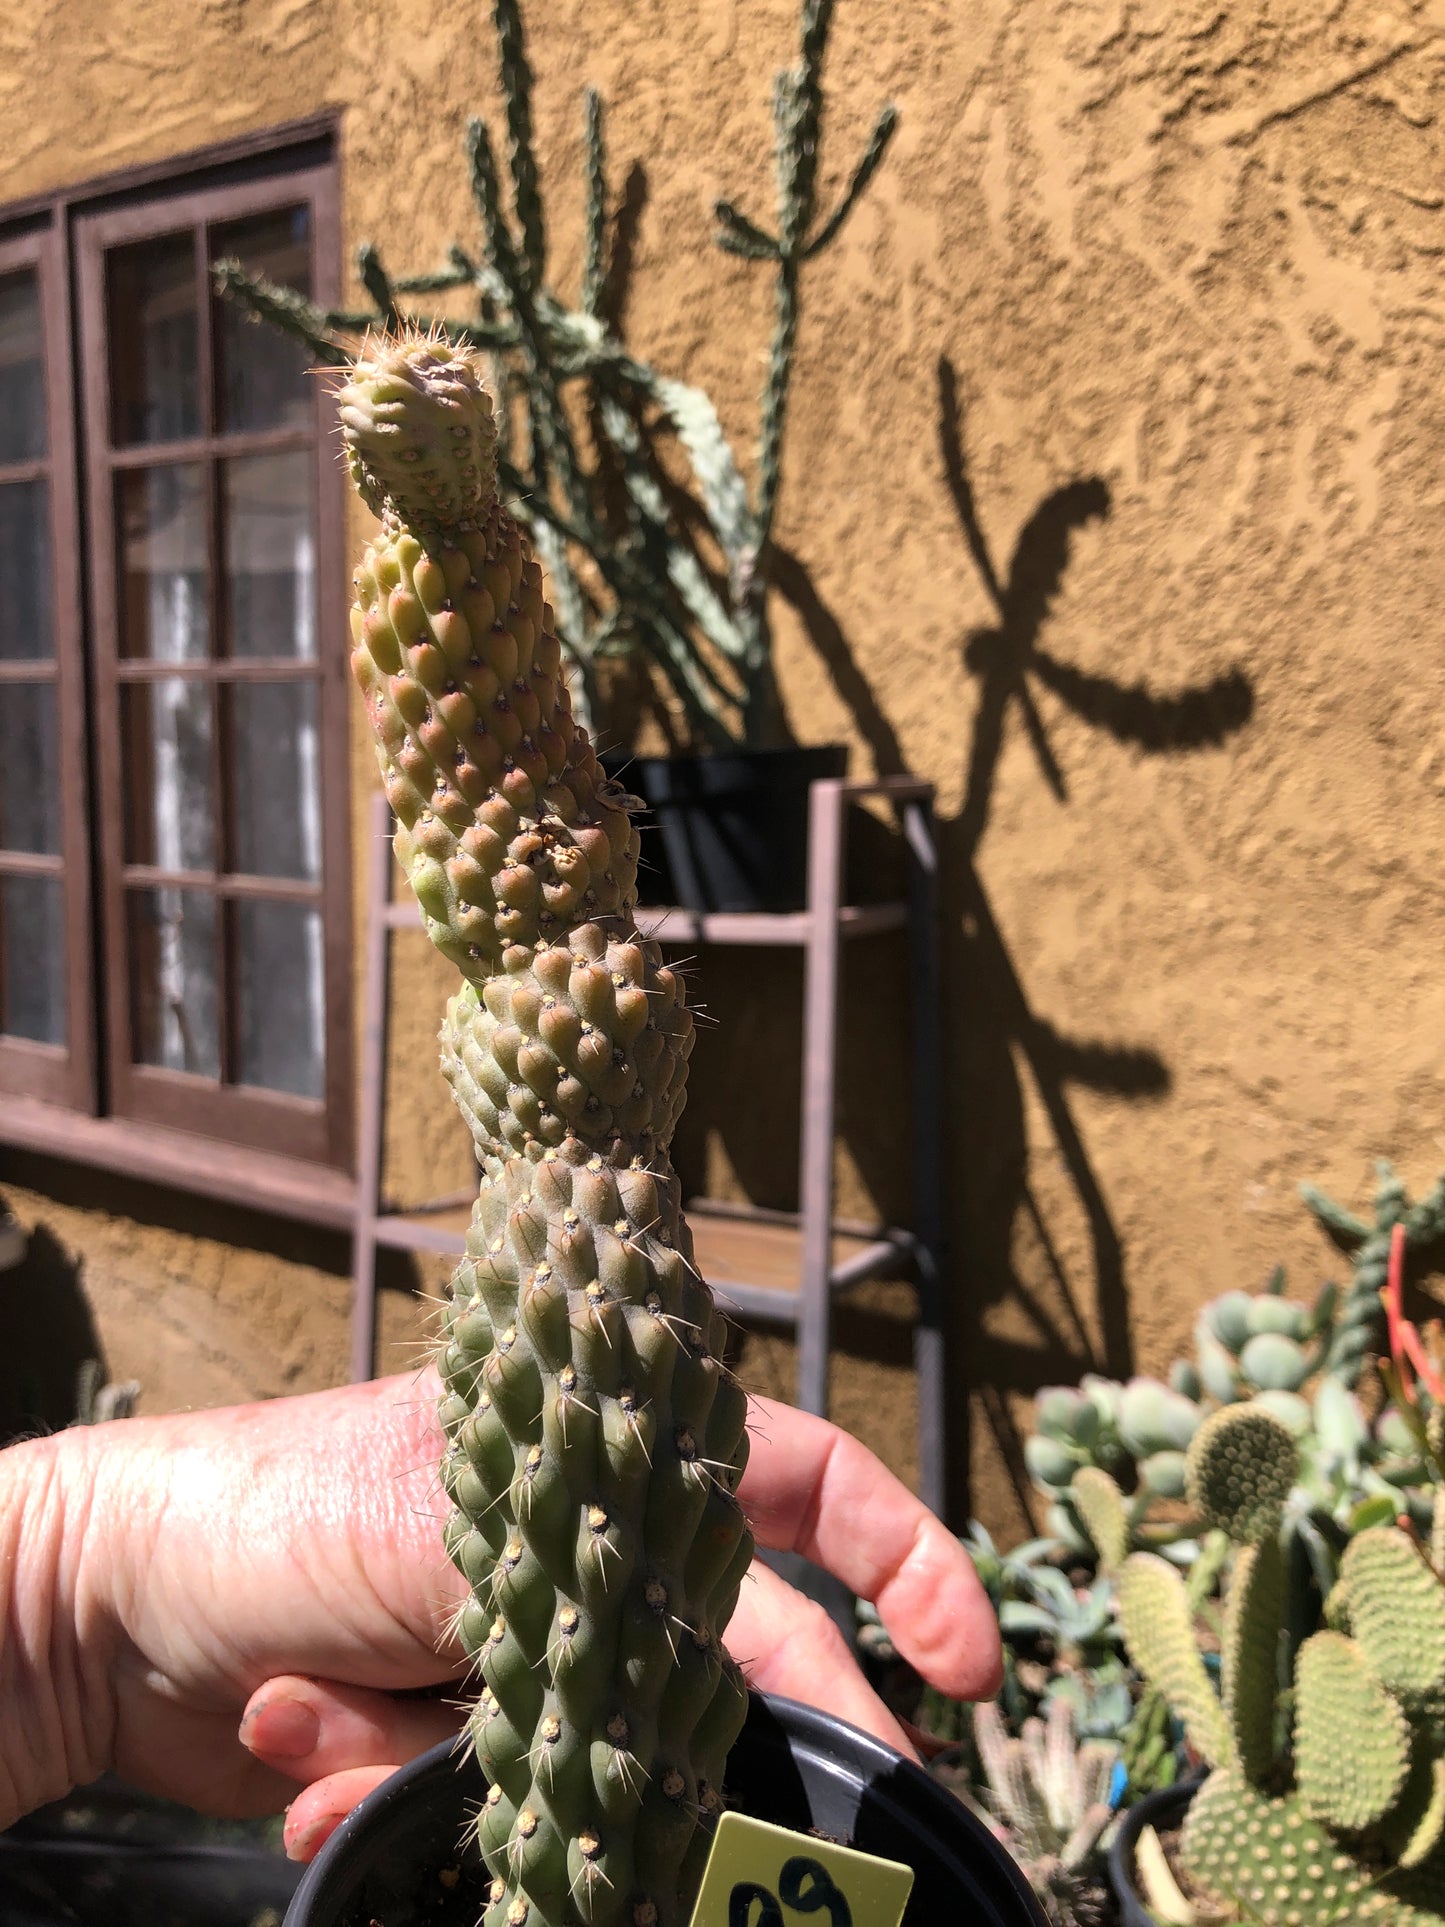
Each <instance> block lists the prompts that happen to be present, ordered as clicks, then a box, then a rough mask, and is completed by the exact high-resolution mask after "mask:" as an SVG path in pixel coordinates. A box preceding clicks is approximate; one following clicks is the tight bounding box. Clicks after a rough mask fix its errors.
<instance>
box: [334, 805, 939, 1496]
mask: <svg viewBox="0 0 1445 1927" xmlns="http://www.w3.org/2000/svg"><path fill="white" fill-rule="evenodd" d="M864 797H878V798H881V799H883V800H884V801H886V802H887V803H888V804H889V805H890V806H891V807H892V808H893V810H894V811H895V812H896V814H897V816H898V818H899V821H900V824H901V828H902V832H903V837H904V844H905V848H906V851H907V857H908V868H909V894H908V898H907V900H906V901H903V902H896V903H882V904H845V903H844V902H843V900H842V891H843V858H844V844H845V836H846V826H847V805H848V803H849V802H850V801H851V800H853V799H861V798H864ZM370 829H371V843H370V861H369V865H368V891H367V954H366V982H365V989H364V993H363V996H364V1006H363V1049H362V1080H361V1083H362V1088H361V1121H360V1151H359V1168H358V1174H357V1186H356V1211H355V1222H354V1266H353V1278H354V1284H355V1295H354V1300H353V1319H352V1375H353V1377H355V1378H369V1377H371V1376H372V1373H373V1371H374V1369H375V1347H376V1291H377V1286H376V1252H377V1248H378V1247H379V1246H385V1247H390V1248H393V1249H397V1250H404V1251H413V1252H434V1253H437V1254H440V1255H460V1253H461V1252H462V1250H463V1249H464V1237H465V1230H466V1225H467V1220H468V1217H469V1214H470V1206H471V1202H472V1198H471V1194H470V1193H468V1194H464V1195H463V1194H453V1195H451V1196H448V1197H445V1198H438V1199H435V1200H432V1201H431V1202H429V1203H427V1204H426V1205H424V1206H421V1207H418V1208H415V1209H412V1210H408V1211H406V1212H397V1211H393V1210H390V1209H388V1208H387V1206H386V1205H385V1203H384V1201H383V1199H382V1196H381V1150H382V1122H383V1118H384V1115H385V1066H386V1025H387V1001H388V1000H387V984H388V975H389V971H388V962H389V941H390V937H391V933H392V932H393V931H395V930H400V929H407V930H418V929H419V926H418V920H417V914H416V907H415V905H414V904H412V903H411V902H409V901H408V902H401V903H398V902H396V901H394V900H393V897H392V888H391V885H392V875H393V871H394V868H395V865H394V864H393V861H392V856H391V819H390V814H389V812H388V809H387V806H386V802H385V799H384V798H381V797H378V798H377V799H376V800H375V802H374V804H373V807H372V814H371V821H370ZM937 872H938V859H937V844H936V841H935V837H934V826H933V791H932V788H931V786H930V785H928V784H926V783H921V782H917V781H915V780H913V779H912V778H910V777H887V778H882V779H879V780H878V781H875V782H850V781H846V780H843V779H840V778H826V779H823V780H821V781H819V782H815V783H814V784H813V785H812V786H811V790H810V794H809V816H808V905H807V908H806V909H805V910H801V911H797V912H795V913H792V914H789V915H773V914H764V913H753V912H742V911H736V912H734V911H717V912H697V911H692V910H683V909H663V910H649V909H646V908H644V909H641V910H640V911H639V912H638V927H639V929H641V930H642V931H643V932H644V934H646V935H649V936H652V937H655V938H656V939H657V940H658V942H660V943H662V944H665V945H667V946H669V947H671V946H675V945H682V946H687V947H690V948H695V947H697V946H699V945H702V944H766V945H785V946H790V947H795V948H800V949H802V951H803V952H804V988H803V1013H802V1017H803V1021H802V1027H801V1040H800V1041H801V1049H802V1057H803V1104H802V1112H803V1116H802V1141H801V1145H800V1159H799V1200H800V1208H799V1210H798V1211H797V1212H779V1211H766V1210H762V1209H759V1208H755V1207H752V1206H747V1205H738V1204H732V1203H728V1202H724V1201H721V1200H717V1199H706V1198H694V1199H690V1200H689V1201H688V1205H687V1210H688V1216H689V1221H690V1223H691V1225H692V1231H693V1239H694V1243H695V1245H696V1248H697V1254H698V1259H699V1269H700V1270H701V1271H702V1273H703V1275H704V1277H706V1278H707V1279H708V1281H709V1283H710V1284H712V1285H713V1287H714V1288H715V1290H716V1291H717V1294H718V1298H719V1301H720V1302H721V1303H722V1304H723V1305H724V1307H725V1308H726V1309H727V1310H729V1311H730V1312H732V1313H733V1315H734V1316H736V1317H737V1318H738V1319H739V1320H740V1321H741V1322H743V1323H748V1322H757V1323H761V1324H770V1325H784V1326H788V1327H791V1328H792V1329H793V1330H795V1331H796V1333H797V1337H798V1400H797V1402H798V1404H799V1405H800V1406H801V1407H802V1408H803V1409H804V1410H805V1411H810V1412H817V1413H819V1414H823V1415H826V1413H827V1409H828V1353H829V1335H830V1325H831V1314H832V1307H833V1304H834V1301H835V1300H836V1299H837V1297H838V1296H839V1295H840V1294H842V1293H844V1292H846V1291H848V1290H850V1289H851V1288H852V1287H854V1286H856V1285H859V1284H861V1283H863V1282H864V1281H865V1280H867V1279H873V1278H899V1277H901V1278H906V1279H908V1280H910V1281H911V1283H912V1285H913V1287H914V1290H915V1293H916V1296H917V1301H918V1302H917V1316H916V1319H915V1323H914V1328H913V1352H914V1365H915V1370H916V1375H917V1387H918V1432H919V1437H918V1477H919V1492H920V1496H921V1497H922V1498H923V1500H924V1502H925V1503H926V1504H928V1505H929V1506H931V1507H932V1508H933V1509H934V1511H936V1512H939V1513H942V1512H943V1510H944V1500H945V1491H944V1406H945V1389H944V1336H943V1325H942V1307H941V1302H940V1270H939V1259H940V1244H941V1238H942V1196H941V1185H942V1167H941V1162H940V1158H939V1144H938V1124H939V1016H938V938H937V880H938V874H937ZM899 930H901V931H904V932H906V933H907V936H908V957H909V964H908V968H909V975H910V980H911V991H912V1008H913V1044H912V1059H913V1062H912V1072H913V1076H912V1113H913V1115H912V1126H913V1129H912V1154H913V1172H914V1199H913V1223H912V1225H911V1226H909V1227H907V1228H906V1229H905V1228H900V1227H897V1226H890V1225H864V1224H855V1223H845V1222H839V1221H838V1220H836V1219H835V1216H834V1201H833V1189H834V1187H833V1151H834V1140H835V1130H836V1109H837V1079H838V1010H839V993H840V988H841V979H842V962H843V953H844V950H845V947H846V946H847V944H848V943H849V942H851V941H853V940H856V939H858V938H861V937H866V936H873V935H877V934H879V933H882V932H886V931H899Z"/></svg>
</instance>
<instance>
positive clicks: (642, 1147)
mask: <svg viewBox="0 0 1445 1927" xmlns="http://www.w3.org/2000/svg"><path fill="white" fill-rule="evenodd" d="M478 359H479V358H478V357H477V356H476V355H475V353H474V352H473V351H470V350H467V349H458V348H454V347H451V346H449V345H448V344H447V343H446V341H445V340H443V339H442V338H441V337H440V336H438V335H431V336H424V335H419V334H411V335H407V336H404V337H402V338H400V339H389V338H383V339H381V340H379V341H378V340H371V339H369V340H368V341H367V342H366V343H365V344H364V346H363V349H362V352H361V354H360V356H359V357H358V359H357V360H356V362H355V363H354V365H353V367H352V368H351V370H350V373H349V379H348V380H347V381H346V384H345V386H344V387H342V388H341V390H340V397H339V399H340V408H341V417H342V423H343V428H344V432H345V437H346V444H347V449H348V453H349V459H350V466H351V473H352V477H353V480H354V481H355V483H356V486H357V488H358V490H359V492H360V494H361V496H362V498H363V499H364V501H365V502H366V503H367V505H368V506H369V507H370V508H371V509H373V510H374V511H375V512H376V513H377V514H378V515H379V516H380V518H381V533H380V536H379V538H378V539H377V540H376V541H375V542H374V543H373V544H372V545H371V546H370V547H369V548H368V550H367V551H366V554H365V557H364V559H363V561H362V563H361V566H360V568H359V570H358V571H357V574H356V578H355V580H356V604H355V608H354V610H353V612H352V633H353V637H354V641H355V649H354V652H353V656H352V666H353V669H354V671H355V675H356V680H357V681H358V683H359V684H360V686H361V689H362V691H363V693H364V695H365V699H366V709H367V716H368V719H369V721H370V723H371V726H372V729H373V732H374V734H375V737H376V743H377V754H378V759H379V761H380V764H381V771H382V777H383V780H384V782H385V785H386V793H387V796H388V798H389V799H390V801H391V805H392V808H393V810H394V812H395V814H396V817H397V820H398V824H399V828H398V830H397V835H396V850H397V855H398V857H399V858H400V860H401V862H402V865H403V867H404V868H405V869H406V871H407V874H408V876H409V878H410V880H411V883H412V886H413V888H414V890H415V892H416V895H417V898H418V901H419V902H420V904H421V907H422V912H423V915H424V918H425V922H426V927H427V930H428V932H429V933H430V935H431V937H432V939H433V941H434V942H435V943H436V944H437V946H438V948H439V949H440V950H442V951H443V952H444V953H445V954H446V955H447V956H448V957H450V958H451V959H452V960H453V961H454V962H455V963H456V964H457V966H458V967H459V969H460V970H461V973H462V976H463V978H464V979H465V981H464V983H463V985H462V987H461V989H460V991H459V992H458V993H457V995H456V996H455V997H454V998H453V999H452V1002H451V1004H450V1006H449V1008H448V1011H447V1016H446V1022H445V1025H444V1027H443V1031H442V1050H443V1064H444V1068H445V1071H446V1074H447V1077H448V1079H449V1080H450V1083H451V1086H452V1090H453V1092H454V1094H455V1096H456V1099H457V1102H458V1105H459V1106H460V1108H461V1110H462V1112H463V1115H464V1116H465V1117H466V1120H467V1123H468V1125H469V1126H470V1128H471V1131H472V1135H473V1138H474V1140H475V1144H476V1150H477V1156H478V1160H479V1162H480V1165H481V1169H482V1173H483V1176H482V1184H481V1191H480V1195H479V1197H478V1200H477V1204H476V1208H475V1210H474V1212H473V1215H472V1223H471V1228H470V1231H469V1233H468V1238H467V1255H466V1257H465V1258H464V1259H463V1260H462V1262H461V1264H460V1265H459V1266H458V1268H457V1271H456V1274H455V1276H454V1278H453V1280H452V1285H451V1294H450V1300H449V1303H448V1305H447V1308H446V1315H445V1333H444V1338H443V1343H442V1347H441V1353H440V1360H439V1363H440V1369H441V1376H442V1381H443V1385H444V1388H445V1395H444V1398H443V1401H442V1407H441V1416H442V1422H443V1426H444V1429H445V1432H446V1436H447V1440H448V1445H447V1450H446V1456H445V1459H444V1462H443V1466H442V1482H443V1485H444V1487H445V1489H446V1492H447V1494H448V1495H449V1497H450V1499H451V1500H452V1503H453V1505H454V1507H455V1512H454V1514H453V1516H452V1518H451V1520H450V1522H449V1523H448V1526H447V1528H446V1544H447V1549H448V1551H449V1553H450V1555H451V1558H452V1559H453V1561H454V1562H455V1564H456V1565H457V1566H458V1568H459V1569H460V1570H461V1572H462V1573H463V1574H464V1575H465V1577H466V1579H467V1581H468V1583H469V1585H470V1586H471V1588H472V1592H471V1597H470V1598H469V1599H468V1600H467V1602H466V1603H465V1605H464V1606H463V1608H462V1610H461V1613H460V1615H459V1622H458V1623H459V1631H460V1635H461V1639H462V1642H463V1644H464V1646H465V1647H466V1650H467V1652H468V1653H469V1654H470V1655H471V1656H472V1657H473V1659H474V1660H475V1662H476V1667H477V1670H478V1672H479V1674H480V1677H481V1682H482V1691H481V1697H480V1700H479V1702H478V1704H477V1706H476V1708H475V1710H474V1712H473V1714H472V1716H471V1720H470V1730H471V1737H472V1740H473V1742H474V1744H475V1746H476V1750H477V1752H478V1754H479V1755H480V1758H481V1761H482V1764H483V1766H484V1767H485V1769H486V1773H487V1777H488V1780H489V1782H490V1790H489V1792H488V1795H487V1800H486V1804H485V1807H484V1808H483V1810H482V1812H481V1814H480V1816H479V1819H478V1830H479V1834H480V1840H481V1845H482V1849H483V1851H484V1853H485V1855H486V1858H487V1862H488V1866H489V1868H490V1870H491V1872H492V1874H493V1876H494V1879H493V1884H492V1888H491V1902H490V1905H489V1907H488V1910H487V1914H486V1923H487V1927H563V1923H572V1922H582V1923H585V1927H612V1924H613V1923H618V1924H619V1927H686V1922H687V1919H688V1915H689V1911H690V1907H691V1903H692V1899H693V1897H694V1895H695V1891H696V1887H697V1883H698V1881H699V1879H700V1877H701V1872H702V1866H703V1863H704V1860H705V1858H706V1854H707V1850H708V1846H709V1842H710V1836H711V1830H712V1825H713V1822H714V1820H715V1817H716V1815H717V1813H718V1811H719V1804H720V1789H721V1784H722V1774H723V1765H724V1761H725V1760H726V1757H727V1753H728V1749H729V1747H730V1746H731V1744H732V1741H733V1740H734V1738H735V1737H736V1735H737V1732H738V1730H739V1726H740V1724H741V1721H742V1717H743V1712H744V1708H745V1704H746V1696H745V1690H744V1687H743V1683H742V1679H741V1676H740V1674H739V1672H738V1669H737V1667H736V1665H735V1663H734V1662H733V1661H732V1659H731V1658H729V1657H728V1655H727V1654H726V1653H725V1652H724V1650H723V1648H722V1645H721V1634H722V1631H723V1628H724V1627H725V1625H726V1623H727V1620H728V1618H729V1615H730V1614H731V1612H732V1608H733V1605H734V1602H735V1600H736V1598H737V1592H738V1587H739V1585H740V1583H741V1580H742V1576H743V1574H744V1572H745V1571H746V1569H747V1566H748V1562H749V1559H750V1557H751V1553H752V1540H751V1536H750V1534H749V1532H748V1530H747V1527H746V1524H745V1522H744V1519H743V1516H742V1513H741V1510H740V1508H739V1505H738V1501H737V1498H736V1496H735V1495H736V1487H737V1483H738V1479H739V1477H740V1475H741V1473H742V1469H743V1465H744V1463H745V1460H746V1457H747V1436H746V1433H745V1430H744V1417H745V1405H744V1399H743V1395H742V1393H741V1391H740V1389H739V1387H738V1385H737V1383H736V1381H735V1380H734V1379H732V1378H731V1377H730V1375H729V1373H728V1371H727V1370H726V1368H725V1366H724V1364H723V1362H722V1358H721V1351H722V1345H723V1329H722V1318H721V1314H720V1313H718V1311H717V1310H716V1309H715V1307H714V1305H713V1302H712V1298H711V1295H710V1293H709V1291H708V1289H707V1287H706V1285H704V1284H703V1283H702V1281H701V1280H700V1279H699V1277H698V1275H697V1273H696V1271H695V1270H694V1268H693V1264H692V1252H691V1241H690V1238H689V1234H688V1230H687V1226H686V1223H685V1221H684V1220H683V1217H682V1215H681V1211H680V1208H679V1193H678V1182H677V1179H676V1177H675V1175H674V1173H673V1170H672V1166H671V1164H670V1162H669V1159H668V1144H669V1140H670V1138H671V1135H672V1128H673V1124H674V1122H675V1120H676V1117H677V1114H678V1112H679V1110H680V1108H681V1104H682V1097H683V1082H684V1078H685V1074H686V1067H687V1058H688V1054H689V1052H690V1050H691V1047H692V1017H691V1014H690V1012H689V1011H688V1009H687V1005H686V1003H685V1001H684V998H683V993H682V987H681V985H680V983H679V982H678V980H677V978H676V977H675V976H674V974H673V973H672V971H670V970H669V969H668V968H667V967H666V965H665V964H664V963H663V961H662V957H661V954H660V952H659V950H658V948H657V946H656V944H654V943H651V942H648V941H646V940H645V939H643V938H641V937H639V936H638V934H637V931H636V928H635V925H634V921H633V903H634V897H635V877H636V869H637V849H638V838H637V833H636V831H635V830H634V828H633V827H632V824H631V821H630V819H629V817H628V811H627V805H628V799H627V797H625V796H624V795H623V794H622V793H621V792H620V791H619V790H618V789H617V787H616V786H615V785H613V784H612V783H610V782H608V781H607V779H606V778H605V777H604V775H603V773H602V771H601V769H600V768H599V766H598V763H597V758H596V755H595V752H594V750H593V747H592V744H591V742H590V741H589V740H588V737H587V733H586V731H585V730H583V729H582V728H581V727H580V726H578V725H577V724H575V723H574V721H573V717H572V712H571V708H570V704H569V700H568V693H567V687H566V683H565V681H564V680H563V677H562V669H561V651H560V646H559V644H558V640H557V636H556V632H555V627H554V624H553V619H552V611H551V609H550V608H549V606H548V604H547V603H546V601H545V600H544V598H543V592H542V575H541V570H540V568H539V566H538V564H537V563H536V562H535V561H534V560H533V559H532V556H531V554H530V552H529V550H528V546H527V542H526V539H525V537H524V536H523V535H522V533H521V532H520V530H519V529H518V527H517V524H516V523H515V522H514V521H513V519H512V517H511V516H510V515H509V514H508V513H507V512H506V511H505V510H504V509H503V508H502V507H501V506H500V505H499V504H498V501H497V495H496V488H495V463H494V446H495V436H494V428H493V418H492V410H491V406H490V403H489V401H488V398H487V395H486V393H485V391H484V390H483V388H482V386H481V384H480V380H479V372H478Z"/></svg>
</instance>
